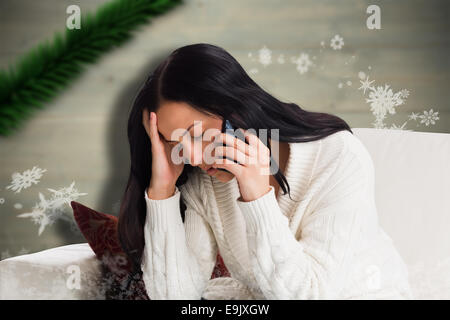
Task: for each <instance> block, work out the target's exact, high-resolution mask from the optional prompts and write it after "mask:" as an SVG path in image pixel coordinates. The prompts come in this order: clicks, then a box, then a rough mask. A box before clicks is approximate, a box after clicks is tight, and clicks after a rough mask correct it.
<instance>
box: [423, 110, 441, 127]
mask: <svg viewBox="0 0 450 320" xmlns="http://www.w3.org/2000/svg"><path fill="white" fill-rule="evenodd" d="M438 114H439V112H437V111H436V112H433V109H430V111H424V112H423V114H422V115H420V116H419V118H420V119H422V120H421V121H420V123H425V125H426V126H428V125H429V124H430V123H431V124H435V123H436V122H435V121H437V120H439V117H438Z"/></svg>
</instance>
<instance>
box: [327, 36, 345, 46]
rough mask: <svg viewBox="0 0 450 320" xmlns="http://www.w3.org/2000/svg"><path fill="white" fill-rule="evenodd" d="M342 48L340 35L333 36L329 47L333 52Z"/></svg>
mask: <svg viewBox="0 0 450 320" xmlns="http://www.w3.org/2000/svg"><path fill="white" fill-rule="evenodd" d="M343 46H344V38H342V37H341V36H340V35H338V34H337V35H335V36H334V38H332V39H331V41H330V47H332V48H333V50H340V49H342V47H343Z"/></svg>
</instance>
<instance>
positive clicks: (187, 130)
mask: <svg viewBox="0 0 450 320" xmlns="http://www.w3.org/2000/svg"><path fill="white" fill-rule="evenodd" d="M193 126H194V124H191V125H190V126H189V127H188V128H187V129H186V132H185V133H183V134H182V135H181V137H183V136H184V135H185V134H186V133H188V132H189V129H191V128H192V127H193ZM158 133H159V134H160V136H161V137H163V139H164V141H166V142H178V141H177V140H167V139H166V137H164V135H163V134H162V133H161V132H159V131H158Z"/></svg>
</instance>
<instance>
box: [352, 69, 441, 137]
mask: <svg viewBox="0 0 450 320" xmlns="http://www.w3.org/2000/svg"><path fill="white" fill-rule="evenodd" d="M359 76H360V77H361V76H362V72H360V73H359ZM360 82H361V87H359V88H358V90H363V92H364V94H365V93H366V90H369V99H366V102H367V103H369V104H370V108H371V111H372V113H373V115H374V116H375V121H374V122H373V123H372V125H373V126H374V128H377V129H394V130H406V131H411V130H407V129H405V128H406V123H407V122H408V121H410V120H414V121H417V120H418V119H420V120H421V121H420V123H424V124H425V125H426V126H428V125H430V124H435V123H436V120H439V117H438V114H439V113H438V112H434V111H433V109H430V110H429V111H424V112H423V114H417V113H415V112H412V113H411V114H410V115H408V120H407V121H406V122H404V123H403V124H402V125H401V126H398V125H396V124H392V125H391V127H388V126H386V124H385V123H384V119H385V118H386V115H387V114H388V113H390V114H395V107H397V106H400V105H403V104H404V103H405V99H406V98H407V97H408V96H409V91H408V90H407V89H402V90H400V91H399V92H396V93H394V92H393V91H392V89H391V88H390V86H389V85H387V84H385V85H384V87H383V86H377V87H375V86H371V84H372V83H373V82H374V80H372V81H369V76H367V77H366V78H365V79H364V80H360Z"/></svg>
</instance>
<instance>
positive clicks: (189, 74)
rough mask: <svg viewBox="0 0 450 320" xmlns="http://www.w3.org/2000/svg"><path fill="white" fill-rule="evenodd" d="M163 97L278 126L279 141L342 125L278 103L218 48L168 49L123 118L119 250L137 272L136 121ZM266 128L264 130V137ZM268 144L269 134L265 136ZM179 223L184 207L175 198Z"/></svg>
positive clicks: (145, 140)
mask: <svg viewBox="0 0 450 320" xmlns="http://www.w3.org/2000/svg"><path fill="white" fill-rule="evenodd" d="M163 101H175V102H185V103H188V104H189V105H190V106H192V107H193V108H195V109H197V110H199V111H200V112H203V113H205V114H207V115H215V116H220V117H221V118H222V119H228V120H229V121H230V123H231V124H232V125H233V127H234V128H244V129H249V128H252V129H255V130H256V132H259V131H258V130H259V129H279V141H280V142H307V141H313V140H318V139H322V138H324V137H326V136H328V135H330V134H333V133H335V132H337V131H341V130H348V131H350V132H351V133H352V134H353V132H352V131H351V129H350V127H349V125H348V124H347V123H346V122H345V121H344V120H342V119H341V118H339V117H337V116H335V115H332V114H327V113H321V112H310V111H306V110H304V109H302V108H301V107H300V106H299V105H297V104H295V103H288V102H282V101H280V100H278V99H276V98H275V97H273V96H272V95H271V94H269V93H268V92H266V91H264V90H263V89H262V88H261V87H260V86H259V85H258V84H256V83H255V82H254V81H253V80H252V79H251V78H250V77H249V76H248V75H247V73H246V72H245V70H244V69H243V68H242V66H241V65H240V64H239V63H238V62H237V61H236V59H234V58H233V57H232V56H231V55H230V54H229V53H228V52H227V51H225V50H224V49H222V48H220V47H218V46H215V45H211V44H206V43H198V44H192V45H187V46H184V47H181V48H178V49H176V50H175V51H173V52H172V53H171V54H170V55H169V56H168V57H167V58H166V59H165V60H164V61H162V62H161V63H160V64H159V65H158V67H157V68H156V69H155V70H154V71H153V73H152V74H151V75H150V76H149V77H148V78H147V80H146V81H145V83H144V85H143V86H142V88H141V89H140V91H139V93H138V95H137V97H136V99H135V101H134V104H133V106H132V110H131V112H130V116H129V120H128V141H129V143H130V154H131V168H130V175H129V178H128V184H127V186H126V190H125V193H124V195H123V197H122V202H121V207H120V214H119V224H118V235H119V240H120V243H121V246H122V248H123V250H124V251H125V252H126V253H127V255H128V257H129V259H130V260H131V262H132V263H133V267H134V272H137V273H140V272H141V270H140V264H141V257H142V252H143V249H144V230H143V229H144V224H145V217H146V204H145V199H144V190H145V189H146V188H147V186H148V185H149V183H150V179H151V167H152V165H151V163H152V155H151V143H150V138H149V137H148V135H147V133H146V131H145V128H144V126H143V124H142V112H143V110H144V108H145V109H147V110H149V111H156V110H157V109H158V108H159V106H160V104H161V103H162V102H163ZM270 131H271V130H268V132H269V134H268V136H269V138H270ZM266 140H267V143H268V145H267V146H268V148H270V143H269V139H266ZM191 170H193V167H192V166H190V165H189V164H185V165H184V169H183V172H182V174H181V175H180V177H179V179H178V180H177V182H176V185H177V186H178V187H179V186H180V185H182V184H184V183H185V182H186V180H187V174H188V173H189V171H191ZM277 172H278V173H277V174H276V175H274V177H275V179H276V180H277V182H278V183H279V184H280V188H281V189H282V190H283V193H284V194H286V193H289V196H290V187H289V184H288V182H287V180H286V178H285V176H284V175H283V172H281V170H278V171H277ZM180 208H181V212H180V214H181V217H182V220H183V222H184V212H185V209H186V206H185V205H184V202H183V197H182V196H181V197H180Z"/></svg>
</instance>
